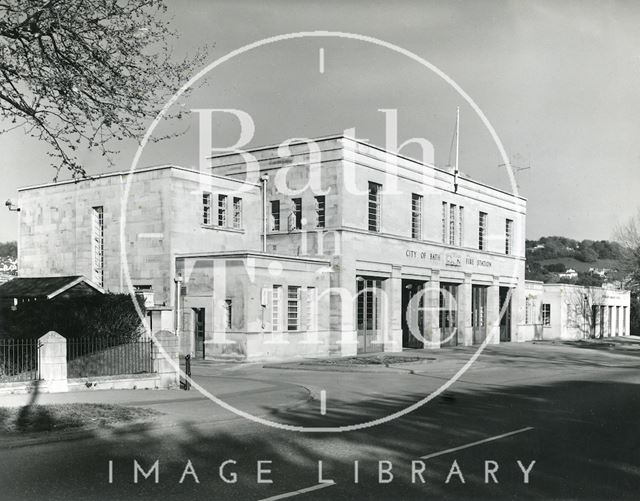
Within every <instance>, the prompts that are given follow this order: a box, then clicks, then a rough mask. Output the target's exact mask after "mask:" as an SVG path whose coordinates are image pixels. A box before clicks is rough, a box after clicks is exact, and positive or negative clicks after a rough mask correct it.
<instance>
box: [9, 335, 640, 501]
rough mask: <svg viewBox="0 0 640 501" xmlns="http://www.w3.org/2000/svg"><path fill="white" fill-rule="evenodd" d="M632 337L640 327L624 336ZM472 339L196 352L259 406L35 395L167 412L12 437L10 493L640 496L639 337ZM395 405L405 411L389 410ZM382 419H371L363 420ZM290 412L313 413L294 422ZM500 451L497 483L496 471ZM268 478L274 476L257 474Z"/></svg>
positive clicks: (211, 379)
mask: <svg viewBox="0 0 640 501" xmlns="http://www.w3.org/2000/svg"><path fill="white" fill-rule="evenodd" d="M639 341H640V340H639ZM626 342H633V340H631V341H626V340H625V341H622V342H621V343H626ZM616 344H618V343H617V342H616ZM476 352H477V349H476V348H470V347H457V348H447V349H443V350H440V351H438V352H437V353H435V354H434V352H426V351H420V352H415V351H411V352H405V353H404V354H405V355H407V354H412V355H413V354H416V353H419V355H417V356H421V357H422V356H424V357H426V358H435V360H427V361H426V362H423V363H416V364H415V366H414V367H413V368H412V369H408V368H406V369H407V370H404V371H400V370H398V368H394V367H388V368H387V367H384V368H383V367H378V368H376V370H375V371H371V372H358V371H354V372H341V371H326V370H323V371H317V370H309V367H306V368H304V369H301V368H298V369H292V368H278V367H277V366H276V367H274V366H273V365H271V367H272V368H265V367H263V366H262V365H260V364H213V363H202V364H194V368H193V373H194V378H195V380H196V381H197V382H198V383H199V384H201V385H203V386H204V387H206V388H207V390H209V391H212V392H214V394H216V395H217V396H219V397H221V398H223V399H224V402H225V403H226V405H234V406H236V407H237V408H238V409H240V410H243V411H245V412H249V413H251V415H252V418H251V419H246V418H244V417H241V416H238V415H236V414H234V413H233V412H230V411H229V410H228V409H222V408H221V407H220V406H219V405H217V404H214V403H212V402H210V401H209V400H208V399H205V398H204V397H201V396H200V395H199V394H198V393H197V392H196V391H195V390H192V391H190V392H184V391H179V390H175V391H172V392H161V391H151V390H149V391H144V390H136V391H126V392H125V391H101V392H84V393H74V394H58V395H39V396H38V398H39V399H42V400H39V402H40V403H46V402H54V401H56V400H57V399H63V398H72V401H79V399H82V401H89V400H84V399H96V398H97V399H99V401H100V402H110V403H123V404H125V405H141V406H148V407H152V408H155V409H158V410H161V411H162V412H165V413H166V416H169V417H168V418H167V421H166V422H165V423H164V424H163V426H139V427H134V428H130V429H117V430H96V431H94V432H92V433H89V434H87V435H85V436H83V437H79V438H77V439H75V440H64V439H63V440H59V441H57V442H51V441H49V442H35V443H31V444H23V445H22V446H20V447H14V448H12V449H10V450H6V449H5V451H3V453H2V454H0V486H2V487H0V493H1V494H2V495H0V497H3V498H6V499H31V500H33V499H41V498H42V499H44V498H46V499H73V498H81V499H131V498H134V497H135V498H137V499H157V498H158V497H162V498H163V499H185V498H188V499H212V498H213V499H256V500H265V499H273V500H275V499H286V498H298V497H299V498H300V499H305V500H306V499H309V500H313V499H327V498H330V499H345V500H346V499H391V498H393V499H395V498H402V499H424V498H425V497H436V498H451V499H468V498H470V497H474V498H477V499H489V498H490V499H496V498H505V499H506V498H508V499H514V498H518V499H521V498H534V497H535V498H553V499H577V498H580V499H583V498H584V499H624V498H634V499H635V497H636V494H637V491H638V488H640V467H639V466H638V465H640V440H639V438H638V433H637V432H636V429H637V416H638V415H640V396H639V393H638V388H639V386H638V385H639V384H640V372H638V369H639V368H640V359H638V357H637V355H636V354H635V353H631V352H628V351H624V350H620V351H617V350H611V349H605V348H601V349H599V348H594V347H589V348H583V347H579V346H572V345H566V344H564V343H557V344H551V343H542V344H533V343H524V344H503V345H496V346H488V347H486V349H485V350H484V351H483V353H482V354H480V355H479V356H478V357H477V360H475V361H474V363H472V364H469V361H470V360H471V359H472V357H474V354H476ZM402 365H404V364H402ZM452 381H453V382H452ZM437 392H439V393H437ZM435 393H437V396H436V397H435V398H433V399H432V400H431V401H429V402H427V403H425V404H424V405H418V403H419V402H421V401H422V400H424V399H425V397H428V396H429V395H434V394H435ZM310 397H311V398H310ZM12 398H17V397H12ZM3 399H4V397H3ZM12 402H13V405H19V400H13V401H12ZM3 403H4V401H3ZM407 409H409V410H410V412H406V411H407ZM390 415H396V417H395V419H392V420H388V419H387V418H388V416H390ZM252 419H253V420H252ZM260 419H261V420H262V421H260ZM372 421H374V424H375V425H374V426H368V425H366V423H370V422H372ZM279 426H280V427H279ZM283 427H284V428H286V427H289V428H291V427H298V429H300V428H301V427H305V428H304V430H303V431H301V432H297V433H296V432H292V431H287V430H286V429H282V428H283ZM341 427H342V428H341ZM344 427H350V428H344ZM338 428H340V429H341V432H337V429H338ZM355 428H359V429H355ZM347 429H351V431H346V430H347ZM332 430H333V431H332ZM0 447H2V446H1V445H0ZM110 461H111V463H109V462H110ZM134 461H137V462H139V464H140V465H142V467H143V468H144V469H145V470H147V471H149V468H151V467H152V465H153V464H154V462H155V461H158V465H159V472H160V473H159V478H158V483H156V482H155V481H154V479H153V478H154V477H153V476H150V477H149V478H148V479H146V480H145V479H144V478H138V479H137V480H138V481H137V482H136V481H135V480H136V479H135V477H134V476H133V471H134V470H135V464H136V463H134ZM189 461H190V462H191V466H192V467H193V468H194V470H195V471H197V476H198V482H196V481H195V479H194V478H193V475H192V474H188V475H187V476H186V477H185V473H184V472H185V471H189V467H188V466H187V464H188V462H189ZM228 461H233V462H231V463H229V462H228ZM260 461H270V463H259V462H260ZM318 461H322V465H320V466H319V464H318ZM413 461H422V462H424V463H425V471H424V479H425V480H426V482H425V483H424V484H423V483H422V482H421V481H420V479H419V478H414V477H415V475H412V473H414V472H413V470H412V468H413V466H414V465H413V463H412V462H413ZM487 461H489V463H488V465H487ZM532 461H535V463H533V464H532ZM380 462H383V466H382V469H385V468H388V467H389V463H390V464H392V466H391V468H392V472H393V480H392V481H391V482H388V483H387V482H382V483H381V481H380V480H381V479H382V480H383V481H384V480H388V478H389V475H388V473H383V474H382V475H381V474H380V471H379V469H380ZM454 462H456V465H457V468H459V469H460V473H458V472H456V471H455V470H456V467H455V466H454V465H453V463H454ZM109 465H110V466H109ZM418 466H420V464H418ZM494 466H497V467H498V470H496V472H495V473H494V475H496V479H497V480H499V483H497V484H496V483H494V482H493V477H492V476H491V475H490V474H488V473H487V469H489V470H493V468H494ZM527 467H530V468H531V470H529V474H530V477H528V478H527V479H526V480H528V482H525V475H524V472H523V469H522V468H525V469H526V468H527ZM221 468H222V474H221ZM319 468H321V469H322V472H321V476H320V473H319V471H318V470H319ZM265 469H268V470H270V472H269V473H264V471H262V470H265ZM452 470H454V473H451V472H452ZM356 471H357V473H356ZM231 473H235V474H237V478H236V481H235V482H227V480H230V477H229V475H231ZM225 475H227V476H225ZM223 477H224V478H223ZM461 477H463V478H464V482H462V480H461ZM265 478H267V479H271V480H272V483H266V482H260V481H259V480H261V479H262V480H264V479H265ZM328 479H331V482H329V481H328ZM447 479H448V480H449V481H447ZM487 479H488V480H489V481H488V482H487V481H486V480H487ZM180 480H182V482H181V481H180ZM321 480H327V481H326V482H325V481H321Z"/></svg>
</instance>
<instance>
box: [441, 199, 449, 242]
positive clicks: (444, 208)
mask: <svg viewBox="0 0 640 501" xmlns="http://www.w3.org/2000/svg"><path fill="white" fill-rule="evenodd" d="M447 205H449V204H447V202H442V243H443V244H446V243H447V213H448V209H447Z"/></svg>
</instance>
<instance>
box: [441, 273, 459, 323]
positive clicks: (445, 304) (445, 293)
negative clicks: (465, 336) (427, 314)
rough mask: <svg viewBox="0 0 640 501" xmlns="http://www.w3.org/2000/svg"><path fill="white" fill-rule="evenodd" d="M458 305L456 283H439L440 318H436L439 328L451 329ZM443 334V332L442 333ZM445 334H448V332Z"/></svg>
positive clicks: (454, 321) (455, 321)
mask: <svg viewBox="0 0 640 501" xmlns="http://www.w3.org/2000/svg"><path fill="white" fill-rule="evenodd" d="M457 307H458V285H457V284H447V283H444V282H442V283H441V284H440V318H439V319H438V327H439V328H441V329H451V328H453V327H456V326H457V325H458V324H457V320H456V316H457ZM443 334H445V333H443ZM446 334H449V333H448V332H447V333H446Z"/></svg>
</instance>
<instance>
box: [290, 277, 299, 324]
mask: <svg viewBox="0 0 640 501" xmlns="http://www.w3.org/2000/svg"><path fill="white" fill-rule="evenodd" d="M299 329H300V287H297V286H289V287H288V289H287V330H290V331H297V330H299Z"/></svg>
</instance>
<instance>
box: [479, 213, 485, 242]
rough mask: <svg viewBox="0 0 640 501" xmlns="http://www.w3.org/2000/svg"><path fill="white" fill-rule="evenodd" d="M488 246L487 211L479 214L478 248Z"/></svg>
mask: <svg viewBox="0 0 640 501" xmlns="http://www.w3.org/2000/svg"><path fill="white" fill-rule="evenodd" d="M486 248H487V213H486V212H480V214H479V215H478V249H479V250H486Z"/></svg>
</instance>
